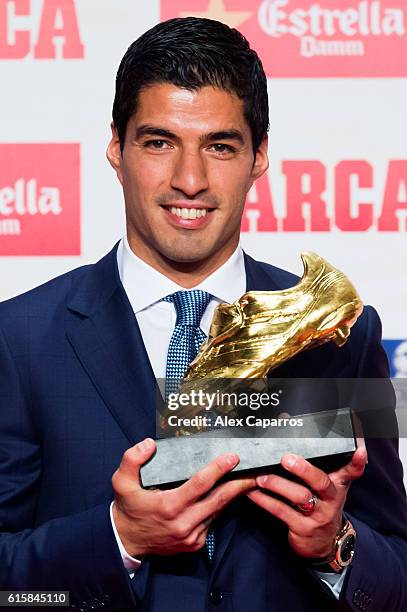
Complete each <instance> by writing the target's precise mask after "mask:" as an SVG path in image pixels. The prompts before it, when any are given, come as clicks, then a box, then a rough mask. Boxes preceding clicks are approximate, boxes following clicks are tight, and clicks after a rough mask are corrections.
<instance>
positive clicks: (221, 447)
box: [141, 408, 359, 488]
mask: <svg viewBox="0 0 407 612" xmlns="http://www.w3.org/2000/svg"><path fill="white" fill-rule="evenodd" d="M293 419H294V417H293ZM300 419H302V425H301V426H293V427H291V426H289V427H287V426H285V427H274V426H270V427H268V428H265V429H263V428H261V429H259V428H257V429H256V432H255V433H253V432H250V431H248V430H249V429H250V428H249V427H247V428H245V427H239V428H238V430H236V428H234V427H224V428H222V429H219V430H215V431H210V432H204V433H197V434H192V435H184V436H179V437H175V436H174V437H171V438H163V439H160V440H157V450H156V453H155V454H154V456H153V457H152V458H151V459H150V460H149V461H148V462H147V463H146V464H145V465H143V467H142V468H141V480H142V485H143V487H145V488H151V487H153V488H170V487H173V486H176V485H178V484H180V483H182V482H184V481H185V480H187V479H188V478H190V477H191V476H192V475H193V474H194V473H195V472H196V471H197V470H199V469H201V468H203V467H204V466H205V465H206V464H208V463H209V462H210V461H212V460H213V459H215V458H216V457H218V456H219V455H222V454H223V453H226V452H229V453H236V454H237V455H239V457H240V463H239V464H238V465H237V466H236V467H235V468H234V470H233V472H232V473H231V474H228V475H227V477H226V478H233V477H234V476H236V477H237V476H241V475H242V472H244V473H247V472H254V473H256V472H259V473H267V472H271V471H276V470H277V471H278V470H279V469H280V468H279V464H280V459H281V457H282V455H284V454H285V453H295V454H297V455H301V456H302V457H304V458H305V459H309V460H311V461H312V463H315V464H316V465H319V466H320V467H322V469H324V468H325V469H326V470H327V471H330V470H331V469H338V467H340V466H341V465H344V464H345V463H347V462H348V461H349V459H350V457H351V455H352V453H353V452H354V451H355V450H356V448H357V442H356V436H359V432H358V422H357V417H356V416H355V415H354V413H352V411H351V410H350V408H340V409H338V410H328V411H321V412H314V413H308V414H303V415H296V416H295V420H296V421H297V423H298V422H299V420H300ZM251 429H252V428H251ZM245 432H246V436H245ZM249 436H250V437H249Z"/></svg>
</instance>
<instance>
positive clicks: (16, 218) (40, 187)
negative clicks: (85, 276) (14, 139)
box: [0, 144, 80, 255]
mask: <svg viewBox="0 0 407 612" xmlns="http://www.w3.org/2000/svg"><path fill="white" fill-rule="evenodd" d="M79 151H80V148H79V144H1V145H0V255H80V185H79V163H80V159H79Z"/></svg>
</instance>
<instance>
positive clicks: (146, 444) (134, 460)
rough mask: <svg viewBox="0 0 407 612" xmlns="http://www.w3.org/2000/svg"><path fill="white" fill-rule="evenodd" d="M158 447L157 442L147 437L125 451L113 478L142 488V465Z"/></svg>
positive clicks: (133, 486)
mask: <svg viewBox="0 0 407 612" xmlns="http://www.w3.org/2000/svg"><path fill="white" fill-rule="evenodd" d="M155 449H156V444H155V442H154V440H152V439H151V438H146V439H145V440H142V441H141V442H139V443H138V444H135V445H134V446H132V447H131V448H128V449H127V450H126V451H125V453H123V456H122V460H121V462H120V466H119V468H118V470H117V471H116V472H115V474H114V476H113V478H114V479H116V480H118V479H119V478H120V480H121V481H122V484H124V483H126V484H131V486H132V488H133V489H134V488H136V489H139V488H141V484H140V467H141V466H142V465H143V464H144V463H145V462H146V461H148V459H149V458H150V457H151V456H152V455H153V453H154V452H155Z"/></svg>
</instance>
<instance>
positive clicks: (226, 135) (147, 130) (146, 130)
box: [136, 124, 244, 145]
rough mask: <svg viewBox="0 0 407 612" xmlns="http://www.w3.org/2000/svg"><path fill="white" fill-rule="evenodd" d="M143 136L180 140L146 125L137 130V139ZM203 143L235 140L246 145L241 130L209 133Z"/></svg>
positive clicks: (159, 129) (201, 138)
mask: <svg viewBox="0 0 407 612" xmlns="http://www.w3.org/2000/svg"><path fill="white" fill-rule="evenodd" d="M143 136H159V137H160V138H170V139H171V140H175V141H176V142H179V140H180V138H179V136H177V135H176V134H174V132H171V131H170V130H167V129H165V128H162V127H159V126H155V125H150V124H145V125H141V126H140V127H138V128H137V130H136V139H139V138H143ZM199 140H200V141H201V142H207V141H211V142H213V141H215V140H235V141H236V142H238V143H239V144H242V145H243V144H244V138H243V135H242V133H241V132H240V131H239V130H234V129H232V130H219V131H217V132H208V133H207V134H202V135H201V136H200V137H199Z"/></svg>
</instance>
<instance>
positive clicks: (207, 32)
mask: <svg viewBox="0 0 407 612" xmlns="http://www.w3.org/2000/svg"><path fill="white" fill-rule="evenodd" d="M154 83H172V84H173V85H176V86H177V87H184V88H186V89H189V90H196V89H199V88H201V87H204V86H207V85H210V86H213V87H219V88H221V89H224V90H225V91H228V92H230V93H234V94H235V95H237V96H238V98H240V99H241V100H242V101H243V104H244V116H245V119H246V121H247V123H248V125H249V127H250V130H251V134H252V141H253V151H254V152H256V151H257V149H258V148H259V145H260V143H261V142H262V140H263V138H264V137H265V136H266V134H267V131H268V128H269V116H268V96H267V79H266V75H265V74H264V70H263V66H262V63H261V61H260V59H259V57H258V55H257V53H256V52H255V51H253V49H250V46H249V43H248V41H247V40H246V38H245V37H244V36H243V35H242V34H241V33H240V32H238V31H237V30H235V29H233V28H229V26H227V25H225V24H224V23H220V22H219V21H214V20H212V19H199V18H196V17H185V18H176V19H170V20H168V21H164V22H162V23H159V24H158V25H156V26H154V27H153V28H151V29H150V30H148V31H147V32H145V33H144V34H143V35H142V36H140V38H138V39H137V40H136V41H135V42H134V43H133V44H132V45H131V46H130V47H129V48H128V50H127V52H126V53H125V55H124V57H123V59H122V61H121V63H120V66H119V70H118V72H117V77H116V95H115V100H114V104H113V123H114V125H115V126H116V129H117V131H118V135H119V139H120V146H121V150H122V151H123V148H124V140H125V135H126V128H127V124H128V121H129V119H130V118H131V116H132V115H133V114H134V113H135V112H136V109H137V100H138V95H139V93H140V91H141V90H142V89H143V88H145V87H148V86H149V85H152V84H154Z"/></svg>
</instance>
